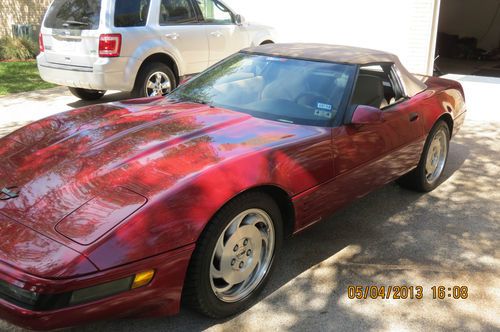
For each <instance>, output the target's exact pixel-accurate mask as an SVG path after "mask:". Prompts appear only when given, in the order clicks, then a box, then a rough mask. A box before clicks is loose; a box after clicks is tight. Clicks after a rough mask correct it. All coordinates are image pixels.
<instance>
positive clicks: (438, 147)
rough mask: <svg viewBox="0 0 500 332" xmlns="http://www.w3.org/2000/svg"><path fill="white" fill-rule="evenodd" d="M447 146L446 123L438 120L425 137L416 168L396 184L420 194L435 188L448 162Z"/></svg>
mask: <svg viewBox="0 0 500 332" xmlns="http://www.w3.org/2000/svg"><path fill="white" fill-rule="evenodd" d="M449 146H450V129H449V127H448V125H447V124H446V122H444V121H442V120H440V121H438V122H437V123H436V124H435V125H434V127H433V128H432V130H431V132H430V133H429V135H428V136H427V140H426V141H425V145H424V150H423V152H422V155H421V157H420V161H419V163H418V166H417V168H415V169H414V170H412V171H411V172H409V173H407V174H405V175H403V176H402V177H401V178H399V179H398V180H397V182H398V183H399V184H400V185H401V186H402V187H405V188H408V189H412V190H415V191H420V192H429V191H431V190H433V189H434V188H436V187H437V186H438V185H439V183H440V181H441V178H442V176H443V171H444V168H445V166H446V161H447V160H448V151H449Z"/></svg>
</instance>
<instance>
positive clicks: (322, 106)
mask: <svg viewBox="0 0 500 332" xmlns="http://www.w3.org/2000/svg"><path fill="white" fill-rule="evenodd" d="M316 108H317V109H320V110H327V111H331V110H332V105H330V104H324V103H320V102H318V103H317V106H316Z"/></svg>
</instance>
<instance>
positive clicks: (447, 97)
mask: <svg viewBox="0 0 500 332" xmlns="http://www.w3.org/2000/svg"><path fill="white" fill-rule="evenodd" d="M423 81H424V83H425V84H426V85H427V87H428V88H427V90H425V91H423V92H421V93H420V94H419V95H417V96H420V95H422V94H423V95H424V96H425V97H426V98H425V101H424V104H423V105H424V112H423V120H424V127H425V131H426V132H427V133H428V132H430V130H431V129H432V127H433V126H434V124H435V123H436V122H437V121H438V120H439V119H440V118H442V117H443V118H444V117H448V119H450V120H451V121H452V124H453V126H452V132H451V135H452V136H454V135H455V134H456V133H457V132H458V131H459V129H460V128H461V126H462V124H463V122H464V119H465V113H466V110H467V109H466V105H465V94H464V91H463V88H462V86H461V85H460V83H458V82H456V81H452V80H447V79H443V78H439V77H424V79H423Z"/></svg>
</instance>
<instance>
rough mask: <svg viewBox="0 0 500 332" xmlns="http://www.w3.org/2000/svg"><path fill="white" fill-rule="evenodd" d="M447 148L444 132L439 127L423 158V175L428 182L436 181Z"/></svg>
mask: <svg viewBox="0 0 500 332" xmlns="http://www.w3.org/2000/svg"><path fill="white" fill-rule="evenodd" d="M447 150H448V144H447V137H446V132H445V131H444V130H443V129H440V130H438V131H437V132H436V134H435V135H434V138H433V139H432V142H431V145H430V146H429V150H428V151H427V157H426V160H425V177H426V179H427V182H428V183H433V182H434V181H436V180H437V179H438V178H439V176H440V175H441V173H442V172H443V169H444V164H445V162H446V156H447V152H448V151H447Z"/></svg>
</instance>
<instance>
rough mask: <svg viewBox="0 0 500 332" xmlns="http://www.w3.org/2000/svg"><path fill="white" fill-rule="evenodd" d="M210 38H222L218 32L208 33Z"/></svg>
mask: <svg viewBox="0 0 500 332" xmlns="http://www.w3.org/2000/svg"><path fill="white" fill-rule="evenodd" d="M210 36H214V37H217V38H219V37H222V32H220V31H214V32H210Z"/></svg>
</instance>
